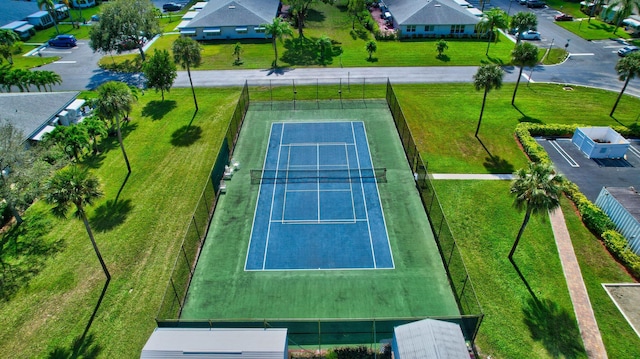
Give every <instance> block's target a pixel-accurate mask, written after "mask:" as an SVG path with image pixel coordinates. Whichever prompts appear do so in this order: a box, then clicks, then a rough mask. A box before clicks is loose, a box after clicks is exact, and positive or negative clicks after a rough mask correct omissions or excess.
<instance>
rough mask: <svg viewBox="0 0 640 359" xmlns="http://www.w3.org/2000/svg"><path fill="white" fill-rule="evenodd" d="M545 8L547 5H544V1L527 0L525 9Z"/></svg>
mask: <svg viewBox="0 0 640 359" xmlns="http://www.w3.org/2000/svg"><path fill="white" fill-rule="evenodd" d="M545 6H547V3H545V2H544V1H540V0H527V7H529V8H536V7H545Z"/></svg>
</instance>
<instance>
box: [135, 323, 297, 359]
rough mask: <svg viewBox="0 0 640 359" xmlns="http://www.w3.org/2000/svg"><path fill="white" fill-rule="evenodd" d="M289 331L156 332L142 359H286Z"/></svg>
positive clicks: (282, 329)
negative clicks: (183, 358)
mask: <svg viewBox="0 0 640 359" xmlns="http://www.w3.org/2000/svg"><path fill="white" fill-rule="evenodd" d="M287 356H288V349H287V329H286V328H269V329H261V328H231V329H221V328H213V329H207V328H200V329H199V328H156V330H155V331H154V332H153V333H152V334H151V337H149V340H147V343H146V344H145V346H144V348H142V353H141V355H140V358H168V357H172V358H175V357H189V358H217V359H222V358H243V359H244V358H264V359H269V358H274V359H275V358H277V359H286V358H287Z"/></svg>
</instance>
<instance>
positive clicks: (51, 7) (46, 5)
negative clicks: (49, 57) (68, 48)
mask: <svg viewBox="0 0 640 359" xmlns="http://www.w3.org/2000/svg"><path fill="white" fill-rule="evenodd" d="M56 4H57V2H56V1H55V0H38V8H39V9H40V10H43V9H46V10H47V12H48V13H49V15H51V18H53V26H55V27H56V34H58V35H60V30H59V29H58V19H57V18H58V17H57V16H56Z"/></svg>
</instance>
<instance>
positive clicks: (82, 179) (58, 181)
mask: <svg viewBox="0 0 640 359" xmlns="http://www.w3.org/2000/svg"><path fill="white" fill-rule="evenodd" d="M99 187H100V182H99V181H98V179H97V178H96V177H95V176H93V175H92V174H90V173H89V171H87V170H86V169H81V168H80V167H78V166H75V165H74V166H71V167H67V168H63V169H62V170H60V171H58V172H56V173H55V174H54V175H53V177H52V178H51V179H50V180H49V181H48V182H47V184H46V186H45V188H46V195H45V200H46V202H47V203H49V204H51V205H53V207H52V208H51V211H52V212H53V214H54V215H56V216H58V217H63V218H64V217H66V214H67V211H68V209H69V207H70V206H71V205H72V204H73V205H75V206H76V215H77V216H78V217H80V219H82V222H84V227H85V228H86V230H87V234H89V239H90V240H91V244H92V245H93V249H94V251H95V252H96V256H98V260H99V261H100V265H101V266H102V270H103V271H104V274H105V276H106V277H107V283H108V282H109V281H110V280H111V274H109V270H108V269H107V266H106V265H105V263H104V260H103V259H102V255H101V254H100V250H98V245H97V244H96V240H95V238H94V237H93V232H92V231H91V227H90V226H89V220H88V219H87V214H86V212H85V206H88V205H91V204H93V202H94V201H95V200H96V199H98V198H100V197H102V191H100V188H99Z"/></svg>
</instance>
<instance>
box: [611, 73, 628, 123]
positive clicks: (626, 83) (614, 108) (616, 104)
mask: <svg viewBox="0 0 640 359" xmlns="http://www.w3.org/2000/svg"><path fill="white" fill-rule="evenodd" d="M629 80H631V76H628V75H627V80H626V81H625V82H624V86H622V90H621V91H620V93H619V94H618V98H616V103H615V104H613V108H612V109H611V113H610V114H609V117H613V113H614V112H615V111H616V107H618V102H620V99H621V98H622V94H623V93H624V90H626V89H627V85H628V84H629Z"/></svg>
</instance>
